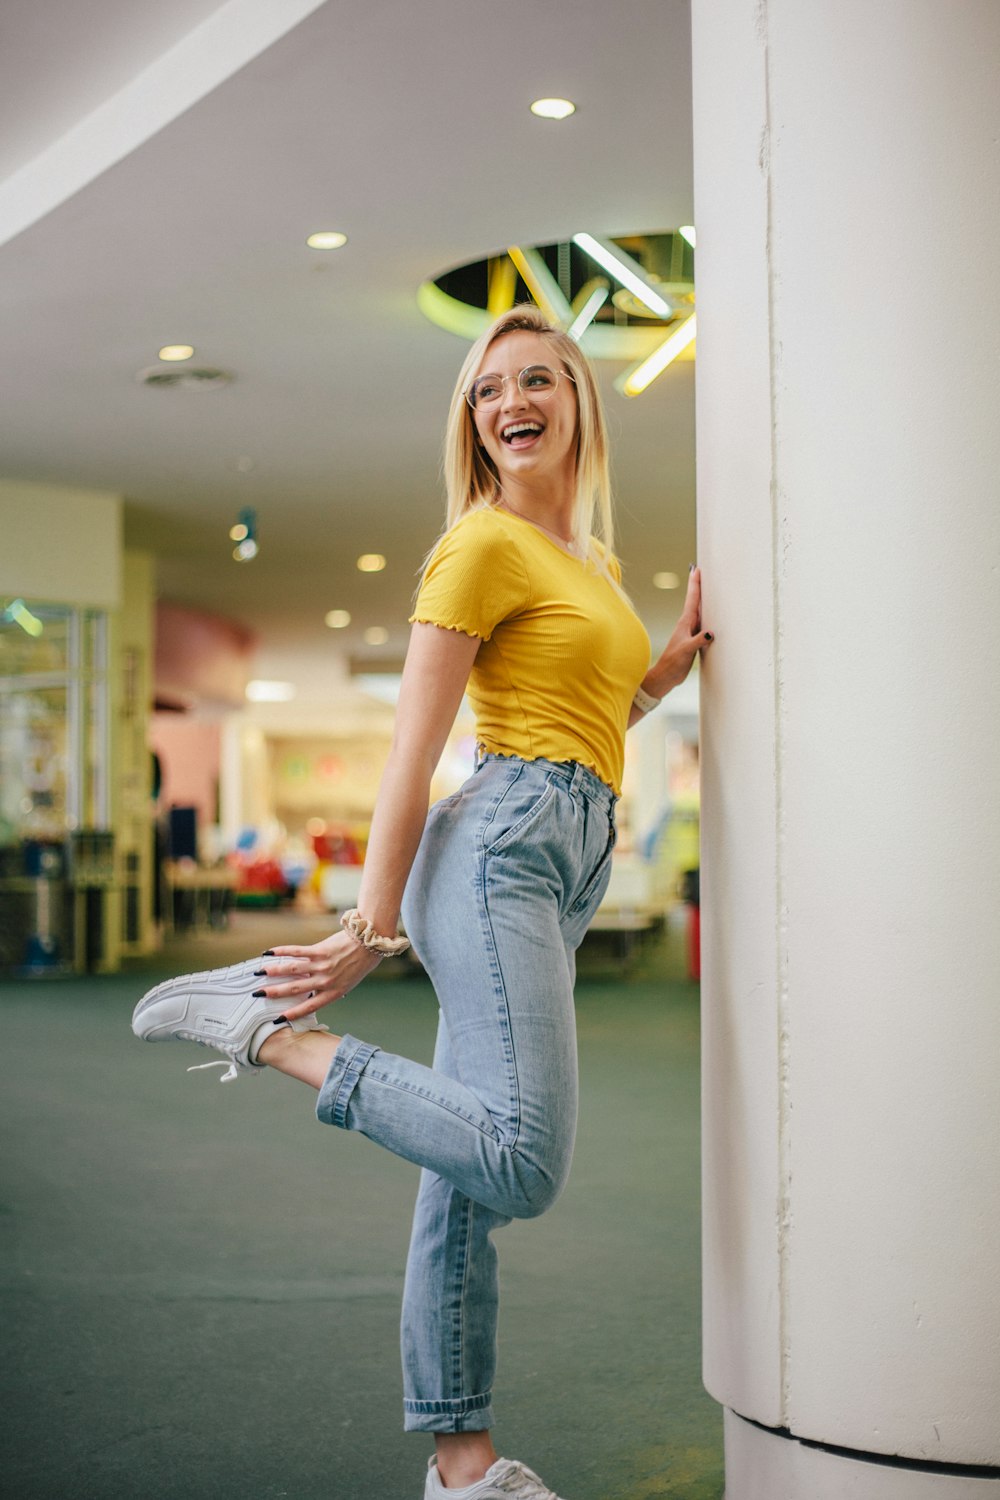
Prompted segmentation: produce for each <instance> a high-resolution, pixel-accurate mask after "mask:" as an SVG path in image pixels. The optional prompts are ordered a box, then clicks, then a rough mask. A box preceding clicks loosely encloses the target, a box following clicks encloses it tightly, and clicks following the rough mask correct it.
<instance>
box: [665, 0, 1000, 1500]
mask: <svg viewBox="0 0 1000 1500" xmlns="http://www.w3.org/2000/svg"><path fill="white" fill-rule="evenodd" d="M998 59H1000V6H998V5H996V4H995V3H994V0H959V3H956V4H954V5H950V6H942V5H941V4H940V3H939V0H885V3H884V4H882V5H879V6H874V7H873V6H871V5H870V4H868V3H861V0H810V4H808V5H803V4H802V3H801V0H693V84H694V138H695V203H696V224H697V229H698V266H697V273H698V322H699V334H698V367H697V368H698V374H697V403H698V404H697V417H698V421H697V431H698V489H699V530H700V540H699V559H700V561H701V563H702V566H703V568H704V570H705V591H706V618H707V619H708V621H710V623H711V626H712V628H713V629H714V630H715V631H716V632H717V636H718V640H717V644H716V645H715V646H714V647H713V649H712V651H711V652H710V653H709V654H708V657H707V660H706V662H705V666H704V671H703V676H702V715H703V766H702V784H703V811H702V836H703V850H702V872H703V878H702V902H703V906H702V922H703V926H702V940H703V1009H704V1163H705V1196H704V1203H705V1207H704V1213H705V1379H706V1384H707V1386H708V1388H709V1390H710V1391H711V1392H712V1394H713V1395H714V1396H715V1397H716V1398H717V1399H718V1400H719V1401H720V1402H722V1403H723V1405H724V1406H725V1407H726V1408H727V1409H728V1411H727V1421H726V1449H727V1489H726V1495H727V1500H758V1497H760V1500H802V1496H804V1495H806V1494H808V1495H809V1496H810V1500H825V1497H827V1496H829V1497H831V1500H839V1497H841V1496H845V1497H846V1496H850V1497H857V1500H895V1497H897V1496H898V1497H906V1500H911V1497H913V1500H925V1497H926V1500H967V1497H972V1496H978V1495H980V1494H982V1495H984V1496H985V1495H987V1494H989V1495H991V1496H993V1495H996V1494H1000V1418H998V1412H1000V1294H998V1287H1000V1252H998V1248H997V1246H998V1242H1000V1171H998V1167H997V1161H998V1154H1000V1153H998V1147H1000V1086H998V1083H997V1078H998V1073H1000V1070H998V1059H1000V1003H998V989H1000V983H998V976H1000V919H998V918H1000V879H998V870H1000V795H998V792H1000V693H998V682H1000V668H998V663H1000V359H998V329H1000V277H998V275H997V272H996V264H997V247H998V245H1000V173H998V150H997V139H998V136H1000V90H998V88H997V65H998ZM751 1424H757V1425H751ZM886 1460H889V1461H888V1462H887V1461H886Z"/></svg>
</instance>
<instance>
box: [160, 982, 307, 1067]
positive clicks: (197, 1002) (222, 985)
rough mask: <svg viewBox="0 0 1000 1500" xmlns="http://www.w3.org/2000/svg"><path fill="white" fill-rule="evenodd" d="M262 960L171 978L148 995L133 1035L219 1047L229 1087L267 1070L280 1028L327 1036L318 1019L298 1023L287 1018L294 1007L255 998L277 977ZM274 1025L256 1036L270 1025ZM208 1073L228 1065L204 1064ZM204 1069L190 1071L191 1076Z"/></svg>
mask: <svg viewBox="0 0 1000 1500" xmlns="http://www.w3.org/2000/svg"><path fill="white" fill-rule="evenodd" d="M260 964H261V960H260V959H259V958H250V959H247V960H246V961H245V962H244V963H240V964H230V966H229V968H227V969H206V970H205V971H204V972H203V973H201V974H182V975H180V977H179V978H177V979H167V980H165V981H164V982H163V984H158V985H156V987H155V988H154V989H151V990H150V991H149V992H148V993H147V994H145V995H143V997H142V999H141V1000H140V1001H139V1004H138V1005H137V1006H136V1008H135V1010H134V1011H133V1013H132V1030H133V1031H134V1032H135V1034H136V1036H137V1037H140V1038H141V1039H142V1041H144V1042H169V1041H174V1040H178V1041H187V1042H198V1043H200V1045H201V1046H203V1047H214V1048H215V1049H216V1051H218V1052H222V1053H224V1054H225V1056H226V1057H228V1059H229V1068H228V1070H227V1072H226V1073H224V1074H223V1076H222V1078H221V1080H220V1081H221V1082H222V1083H230V1082H231V1081H232V1080H233V1079H234V1078H236V1077H237V1076H238V1074H239V1072H241V1071H246V1070H247V1069H252V1070H253V1072H255V1073H256V1072H258V1071H262V1070H263V1068H264V1066H265V1065H264V1063H259V1062H258V1061H257V1054H258V1052H259V1051H260V1048H261V1046H262V1045H263V1043H264V1042H265V1041H266V1040H267V1038H268V1036H272V1035H273V1034H274V1032H275V1031H277V1030H279V1029H280V1027H281V1026H291V1027H292V1029H293V1030H295V1031H326V1030H327V1029H328V1028H327V1027H326V1026H321V1025H320V1024H319V1022H318V1021H317V1020H316V1018H315V1016H312V1015H309V1016H302V1017H301V1018H300V1019H299V1020H297V1021H285V1020H283V1019H282V1011H283V1009H284V1007H285V1006H286V1005H288V1004H289V1003H290V1002H289V1001H288V1000H287V999H285V1000H266V999H261V998H260V997H259V996H258V997H255V996H254V993H253V992H254V990H256V989H259V988H260V987H261V985H264V984H268V983H270V984H273V983H274V981H275V976H274V975H273V974H272V975H271V976H270V977H269V978H268V979H261V977H260V973H259V970H260ZM269 1021H270V1022H273V1023H274V1024H273V1025H271V1026H270V1027H269V1028H268V1029H267V1030H266V1031H265V1032H263V1034H262V1035H260V1036H257V1033H258V1032H259V1031H260V1029H261V1027H262V1026H264V1025H265V1023H266V1022H269ZM201 1067H204V1068H220V1067H225V1064H224V1063H202V1064H201ZM198 1071H200V1068H189V1069H188V1072H189V1073H195V1072H198Z"/></svg>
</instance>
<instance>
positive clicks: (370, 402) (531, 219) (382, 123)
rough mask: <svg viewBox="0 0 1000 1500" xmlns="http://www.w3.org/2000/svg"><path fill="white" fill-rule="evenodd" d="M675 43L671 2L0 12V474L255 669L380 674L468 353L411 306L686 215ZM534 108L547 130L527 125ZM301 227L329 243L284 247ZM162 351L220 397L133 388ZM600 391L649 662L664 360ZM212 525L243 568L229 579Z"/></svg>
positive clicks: (671, 456) (664, 618)
mask: <svg viewBox="0 0 1000 1500" xmlns="http://www.w3.org/2000/svg"><path fill="white" fill-rule="evenodd" d="M688 26H689V23H688V4H687V0H618V3H615V4H610V3H608V0H604V3H597V0H506V3H505V4H503V5H502V6H500V5H496V4H488V3H486V0H419V3H414V0H326V3H319V0H229V3H228V4H226V5H223V6H221V7H220V6H218V5H216V4H212V3H211V0H171V4H170V6H169V7H167V6H163V5H162V4H161V3H159V0H93V3H88V4H87V5H86V6H81V5H79V4H78V3H76V0H6V3H5V6H4V14H3V22H2V30H0V98H2V99H3V100H4V113H5V116H6V118H5V120H4V128H3V133H2V134H3V142H4V144H3V148H2V151H0V178H2V180H0V317H2V321H3V348H4V357H3V360H2V362H0V413H2V417H0V421H2V434H0V436H2V450H0V475H3V476H4V477H7V478H24V479H36V480H46V481H49V482H61V483H65V484H69V485H77V486H81V487H86V488H93V489H100V490H105V491H113V492H116V493H120V494H122V495H124V496H125V498H126V536H127V540H128V541H129V543H130V544H132V545H135V546H143V547H146V548H149V549H150V550H152V551H154V552H155V554H156V557H157V575H158V585H159V589H160V592H161V594H162V595H163V596H164V597H166V598H168V599H171V600H173V601H176V602H179V603H182V604H189V605H197V606H200V607H203V608H207V609H211V610H214V611H216V612H219V613H224V614H227V615H229V616H231V617H233V618H235V619H237V620H239V621H241V622H243V623H244V624H247V625H249V626H250V627H251V628H252V629H253V630H254V631H256V632H257V634H258V636H259V638H260V640H261V644H262V652H261V661H262V662H263V663H264V675H267V663H268V662H269V661H278V660H279V659H280V660H281V661H282V663H283V668H282V670H283V671H284V672H285V674H286V675H288V674H291V673H294V672H295V670H296V668H295V660H296V654H297V653H299V656H298V659H299V661H300V670H302V669H303V665H302V664H304V663H306V662H308V661H309V660H310V659H312V660H313V661H316V660H319V659H321V658H322V657H323V654H324V653H327V652H336V653H338V654H339V653H343V652H347V653H350V654H351V655H353V656H355V657H363V658H371V659H372V660H377V659H378V658H380V657H381V658H389V657H398V656H399V655H400V654H401V652H402V649H403V646H404V644H405V636H406V616H407V613H408V606H409V602H410V599H411V596H412V592H413V588H414V585H415V582H416V573H417V569H418V567H419V564H420V561H421V559H422V557H423V556H424V554H425V553H426V551H427V549H428V547H429V545H430V544H431V542H432V541H433V538H434V536H435V534H436V532H437V530H438V529H439V527H440V525H441V522H442V518H443V501H442V486H441V482H440V474H439V463H440V443H441V435H442V430H443V423H444V417H445V413H446V410H447V404H448V399H449V396H450V392H451V387H452V384H453V381H454V378H455V374H456V371H457V368H458V365H459V363H460V361H461V359H462V356H463V353H464V350H465V347H466V346H465V345H464V344H463V342H462V341H461V340H460V339H458V338H457V337H455V336H454V335H452V334H449V333H446V332H444V331H442V330H441V329H439V328H436V327H434V326H432V325H431V324H430V323H428V322H427V321H426V320H425V319H424V317H423V316H422V314H421V313H420V312H419V310H418V308H417V305H416V300H415V294H416V290H417V287H418V286H419V284H420V283H421V282H422V281H423V280H424V279H425V278H427V277H428V276H432V275H436V274H438V273H439V272H441V271H443V270H445V269H446V268H448V267H450V266H453V265H456V264H458V263H461V262H464V261H467V260H472V259H476V258H479V257H481V256H483V255H485V254H487V253H489V252H491V251H496V250H499V249H502V248H503V247H504V246H506V245H507V244H509V243H525V244H540V243H547V242H552V241H555V240H559V239H564V238H566V237H568V236H569V235H570V234H572V233H573V232H574V231H576V230H578V229H587V230H589V231H590V232H591V233H595V234H599V235H609V236H613V235H616V234H625V233H628V232H631V231H640V230H659V229H668V228H672V227H676V226H677V225H679V224H682V223H690V222H691V221H692V217H693V203H692V189H691V121H690V115H691V108H690V77H689V72H690V68H689V33H688ZM542 95H562V96H565V97H568V98H570V99H572V100H574V101H575V102H576V104H577V107H578V108H577V113H576V114H575V115H574V116H572V117H571V118H570V119H569V120H566V121H564V122H555V121H549V120H540V119H537V118H536V117H535V116H533V115H532V114H531V113H530V112H529V110H528V105H529V103H530V102H531V101H532V100H533V99H535V98H537V97H539V96H542ZM330 228H332V229H341V230H343V231H345V232H346V233H347V234H348V235H349V242H348V244H347V245H346V247H345V248H343V249H341V250H338V251H335V252H328V253H325V254H324V253H323V252H318V251H311V250H309V249H308V248H307V247H306V245H305V243H304V242H305V237H306V235H307V234H308V233H310V232H311V231H313V230H315V229H330ZM179 342H183V343H189V344H193V345H194V346H195V349H196V351H197V354H196V362H198V363H202V364H208V365H213V366H220V367H222V368H224V369H226V370H229V371H231V372H232V373H233V375H234V380H233V382H232V384H231V385H229V386H226V387H225V388H222V389H218V390H208V391H189V390H155V389H149V388H145V387H143V386H140V385H139V384H137V383H136V381H135V378H134V377H135V375H136V373H137V372H138V371H139V370H141V369H143V368H144V367H147V366H149V365H151V364H153V363H155V361H156V354H157V350H158V349H159V348H160V347H161V346H162V345H164V344H167V343H179ZM621 368H622V366H620V365H618V364H611V363H608V364H604V365H602V366H601V372H600V373H601V379H602V384H603V386H604V390H605V397H606V404H607V408H608V412H609V416H610V424H611V430H612V435H613V443H614V477H615V488H616V494H617V497H618V502H619V512H618V513H619V549H618V550H619V551H620V553H621V556H622V558H623V562H624V565H625V572H626V585H627V587H628V588H629V589H630V591H631V593H632V595H633V597H634V599H635V600H636V603H637V605H638V607H639V609H640V612H641V613H642V614H643V616H644V618H645V619H646V622H647V624H648V625H649V626H650V628H651V631H652V633H653V635H654V638H656V637H657V636H660V637H662V636H663V635H665V634H666V632H667V630H668V627H669V624H670V621H671V619H672V617H673V615H674V613H675V612H676V608H677V604H678V602H679V600H678V596H677V595H676V594H665V593H663V592H662V591H659V590H657V589H655V588H654V587H653V585H652V574H653V573H654V572H655V571H658V570H671V571H675V572H678V573H680V574H681V575H682V576H683V575H684V574H685V573H686V571H687V563H688V562H689V561H690V559H691V558H692V557H693V555H694V503H693V497H694V384H693V365H692V364H690V363H683V362H681V363H678V364H676V365H674V366H672V367H671V368H670V369H669V370H668V371H667V372H666V374H665V375H664V376H663V377H662V378H661V379H660V380H659V381H657V382H656V383H655V384H654V385H653V386H652V387H651V388H650V389H649V390H648V391H647V392H646V393H645V394H644V395H643V396H641V397H639V398H637V399H635V400H632V401H626V400H625V399H624V398H623V397H621V396H619V395H618V394H617V393H616V392H614V391H613V390H612V388H611V381H612V379H613V378H614V376H615V375H616V374H618V373H619V372H620V369H621ZM243 506H252V507H254V508H255V509H256V511H257V513H258V523H259V538H260V544H261V551H260V554H259V556H258V557H257V558H256V559H255V560H254V561H253V562H251V563H245V564H238V563H235V562H233V561H232V559H231V548H232V543H231V542H230V541H229V540H228V529H229V526H230V525H231V524H232V523H233V521H235V519H236V513H237V511H238V510H239V509H240V508H241V507H243ZM362 552H381V553H383V554H385V556H386V557H387V559H388V566H387V568H386V569H385V571H384V572H383V573H379V574H361V573H359V572H358V571H357V569H356V568H355V566H354V562H355V558H356V557H357V556H358V555H359V554H360V553H362ZM333 608H346V609H348V610H350V611H351V614H352V616H353V621H352V625H351V626H350V627H349V629H348V630H346V631H342V632H337V633H336V635H335V634H334V633H333V632H331V631H329V630H328V629H327V628H326V627H325V625H324V624H323V616H324V614H325V612H326V611H327V610H330V609H333ZM370 625H384V626H385V627H387V628H388V630H389V632H390V636H389V641H388V643H387V644H386V645H385V646H384V647H381V648H375V647H368V646H365V645H364V644H363V641H362V632H363V631H364V629H365V627H367V626H370Z"/></svg>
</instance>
